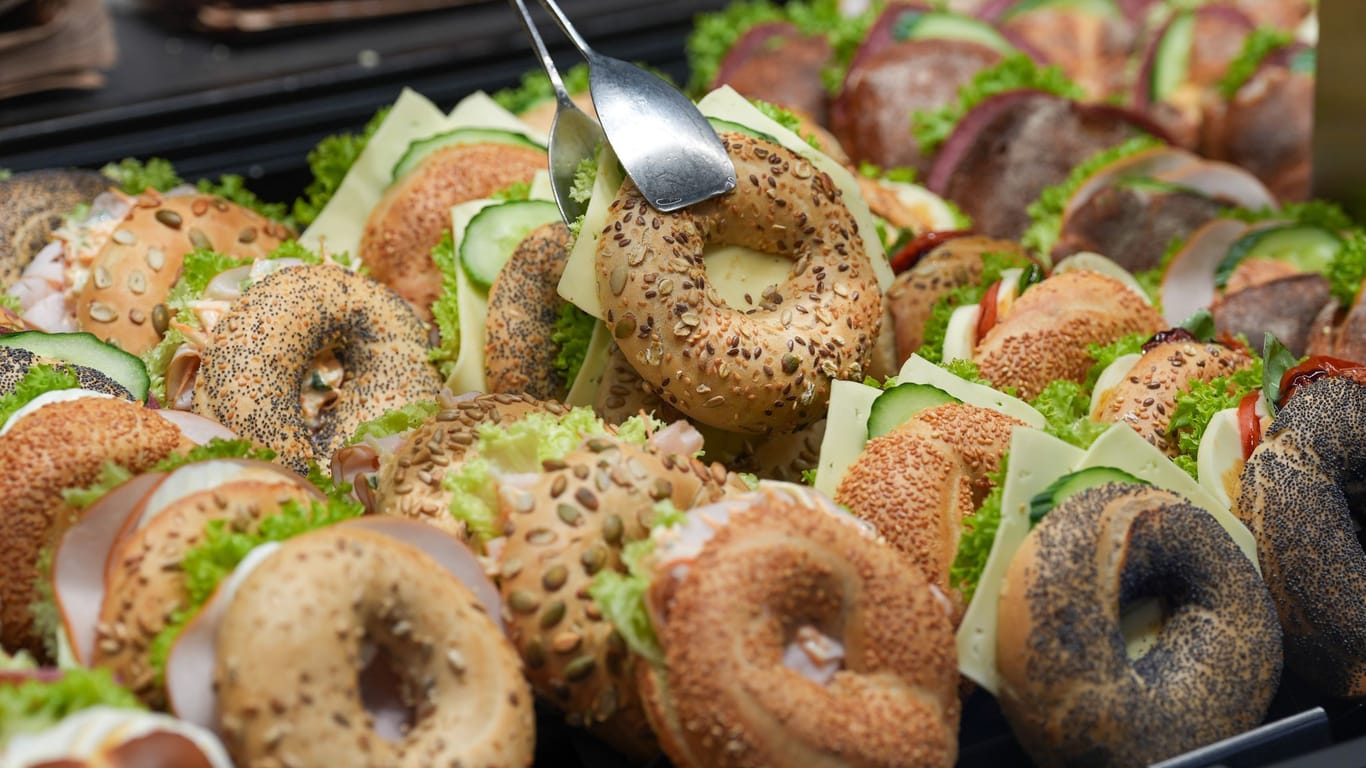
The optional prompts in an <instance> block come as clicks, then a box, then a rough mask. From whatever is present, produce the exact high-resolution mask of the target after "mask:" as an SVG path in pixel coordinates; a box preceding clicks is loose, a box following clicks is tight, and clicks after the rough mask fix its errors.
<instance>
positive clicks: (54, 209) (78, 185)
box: [0, 168, 114, 289]
mask: <svg viewBox="0 0 1366 768" xmlns="http://www.w3.org/2000/svg"><path fill="white" fill-rule="evenodd" d="M112 186H114V182H112V181H110V180H109V178H108V177H107V176H105V175H104V174H102V173H98V172H96V171H85V170H79V169H75V168H52V169H47V170H41V171H28V172H27V173H16V174H14V175H13V176H10V177H9V178H7V179H0V289H8V288H9V287H10V286H12V285H14V283H15V281H16V280H18V279H19V276H20V275H21V274H23V271H24V268H25V267H27V266H28V264H29V262H31V261H33V257H34V256H35V255H37V253H38V251H40V250H42V249H43V246H45V245H47V242H48V239H49V238H50V237H51V235H52V233H53V232H54V231H55V230H56V229H57V228H58V227H60V226H61V225H62V218H63V217H64V216H66V215H68V214H70V213H71V212H72V211H74V210H76V208H77V207H78V206H80V205H83V204H86V203H89V202H90V201H91V200H94V199H95V197H96V196H97V195H99V194H100V193H101V192H104V191H106V190H108V189H109V188H110V187H112Z"/></svg>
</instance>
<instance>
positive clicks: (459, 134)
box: [392, 128, 545, 181]
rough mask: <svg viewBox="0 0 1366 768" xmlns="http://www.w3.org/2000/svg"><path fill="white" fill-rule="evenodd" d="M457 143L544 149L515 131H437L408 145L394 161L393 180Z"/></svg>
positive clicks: (481, 129)
mask: <svg viewBox="0 0 1366 768" xmlns="http://www.w3.org/2000/svg"><path fill="white" fill-rule="evenodd" d="M459 144H510V145H512V146H515V147H531V148H532V149H539V150H541V151H542V152H544V151H545V147H544V146H542V145H541V144H538V143H536V142H534V141H532V140H531V139H529V138H527V137H526V136H525V135H523V134H520V133H517V132H516V131H504V130H501V129H498V128H456V129H455V130H453V131H447V132H445V133H438V134H436V135H435V136H428V137H427V138H425V139H418V140H417V141H414V142H413V143H411V144H409V145H408V151H407V152H404V153H403V157H400V158H399V159H398V162H397V163H394V170H393V174H392V175H393V180H394V181H398V180H399V179H401V178H403V177H404V176H406V175H408V172H409V171H411V170H412V169H414V168H416V167H417V164H418V163H420V162H422V160H423V159H424V158H425V157H427V155H430V154H431V153H433V152H435V151H437V150H438V149H444V148H446V147H453V146H456V145H459Z"/></svg>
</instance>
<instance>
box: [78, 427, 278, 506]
mask: <svg viewBox="0 0 1366 768" xmlns="http://www.w3.org/2000/svg"><path fill="white" fill-rule="evenodd" d="M274 458H275V451H272V450H271V449H269V448H257V447H256V446H255V445H254V444H253V443H252V442H251V441H249V440H238V439H234V440H225V439H223V438H221V437H215V438H213V439H211V440H209V441H208V442H207V443H204V444H203V445H196V446H194V447H192V448H190V450H188V451H185V452H183V453H182V452H179V451H176V452H173V453H171V454H169V455H168V456H166V458H164V459H162V460H161V461H159V462H157V463H156V464H154V465H152V467H151V469H149V470H147V471H148V472H170V471H172V470H176V469H179V468H181V467H183V466H185V465H186V464H194V463H196V462H200V461H209V460H210V459H256V460H257V461H271V460H273V459H274ZM132 478H133V473H132V472H130V471H129V470H128V469H127V468H126V467H124V466H122V465H120V464H116V463H114V462H112V461H106V462H105V463H104V464H103V465H101V466H100V474H99V476H98V477H96V478H95V481H94V482H93V483H91V484H90V485H88V486H85V487H83V488H67V489H65V490H63V491H62V499H63V500H64V501H65V502H66V503H67V504H70V505H71V506H73V507H76V508H77V509H86V508H88V507H89V506H90V505H92V504H94V503H95V502H97V501H99V500H100V499H101V498H103V497H104V495H105V494H107V493H109V492H110V491H112V490H114V489H115V488H117V487H119V486H120V485H123V484H124V483H126V482H127V481H129V480H131V479H132Z"/></svg>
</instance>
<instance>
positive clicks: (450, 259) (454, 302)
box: [427, 229, 460, 378]
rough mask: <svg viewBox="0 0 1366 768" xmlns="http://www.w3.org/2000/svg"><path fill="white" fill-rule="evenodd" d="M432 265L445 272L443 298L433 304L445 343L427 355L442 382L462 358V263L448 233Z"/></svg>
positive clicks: (434, 254)
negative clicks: (460, 276) (460, 275)
mask: <svg viewBox="0 0 1366 768" xmlns="http://www.w3.org/2000/svg"><path fill="white" fill-rule="evenodd" d="M432 262H433V263H435V264H436V268H437V269H439V270H440V271H441V295H440V296H439V297H437V299H436V301H434V302H432V321H433V322H434V323H436V330H437V333H438V334H439V336H440V339H441V343H439V344H438V345H437V346H436V347H435V348H434V349H432V350H431V351H429V352H428V353H427V356H428V358H429V359H430V360H431V361H432V362H433V363H436V367H437V368H438V369H440V371H441V376H442V378H446V377H448V376H450V375H451V372H452V371H453V370H454V369H455V360H456V358H457V357H459V356H460V296H459V293H458V285H457V283H458V280H459V277H458V270H459V269H460V259H459V258H457V256H456V253H455V240H454V239H452V237H451V231H450V230H449V229H448V230H446V231H445V232H443V233H442V235H441V241H440V242H439V243H437V244H436V247H434V248H432Z"/></svg>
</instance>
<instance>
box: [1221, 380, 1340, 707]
mask: <svg viewBox="0 0 1366 768" xmlns="http://www.w3.org/2000/svg"><path fill="white" fill-rule="evenodd" d="M1363 416H1366V376H1363V375H1362V371H1360V369H1358V370H1357V371H1354V372H1352V373H1351V374H1350V375H1343V376H1337V377H1333V378H1328V379H1324V380H1321V381H1317V382H1314V383H1313V384H1311V385H1310V386H1308V387H1306V388H1304V389H1303V390H1301V391H1299V392H1297V393H1296V394H1295V395H1294V396H1293V397H1291V398H1290V402H1288V403H1286V405H1285V407H1284V408H1282V409H1281V411H1280V413H1278V414H1276V418H1275V419H1274V420H1273V421H1272V422H1271V427H1270V428H1269V429H1268V430H1267V433H1266V436H1265V438H1264V439H1263V441H1262V443H1261V445H1259V446H1257V449H1256V450H1255V451H1253V452H1252V457H1251V458H1249V459H1248V460H1247V465H1246V466H1244V467H1243V475H1242V490H1241V492H1240V493H1239V496H1238V500H1237V503H1236V504H1235V508H1236V511H1237V513H1238V516H1239V517H1240V518H1242V520H1243V522H1244V523H1246V524H1247V527H1248V528H1250V529H1251V530H1252V535H1253V536H1255V537H1256V538H1257V558H1258V560H1259V561H1260V562H1261V564H1262V576H1263V577H1264V578H1265V579H1266V583H1267V585H1268V586H1270V587H1271V595H1272V597H1273V598H1274V599H1275V601H1276V610H1277V612H1278V613H1279V614H1280V619H1281V627H1282V629H1283V630H1284V631H1285V663H1286V666H1288V667H1289V668H1290V669H1291V670H1293V671H1294V672H1295V673H1296V674H1298V675H1299V676H1301V677H1303V678H1304V679H1305V680H1307V681H1308V682H1309V683H1311V684H1312V685H1313V686H1314V687H1315V688H1317V689H1319V690H1320V691H1322V692H1324V693H1326V694H1328V695H1330V696H1352V697H1356V696H1363V695H1366V555H1363V554H1362V549H1361V543H1360V541H1359V540H1358V538H1357V535H1358V530H1357V524H1356V523H1355V522H1354V520H1355V519H1356V518H1357V515H1356V514H1354V512H1355V511H1356V510H1358V509H1360V506H1359V505H1360V503H1361V494H1362V489H1363V480H1364V479H1366V418H1363Z"/></svg>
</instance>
